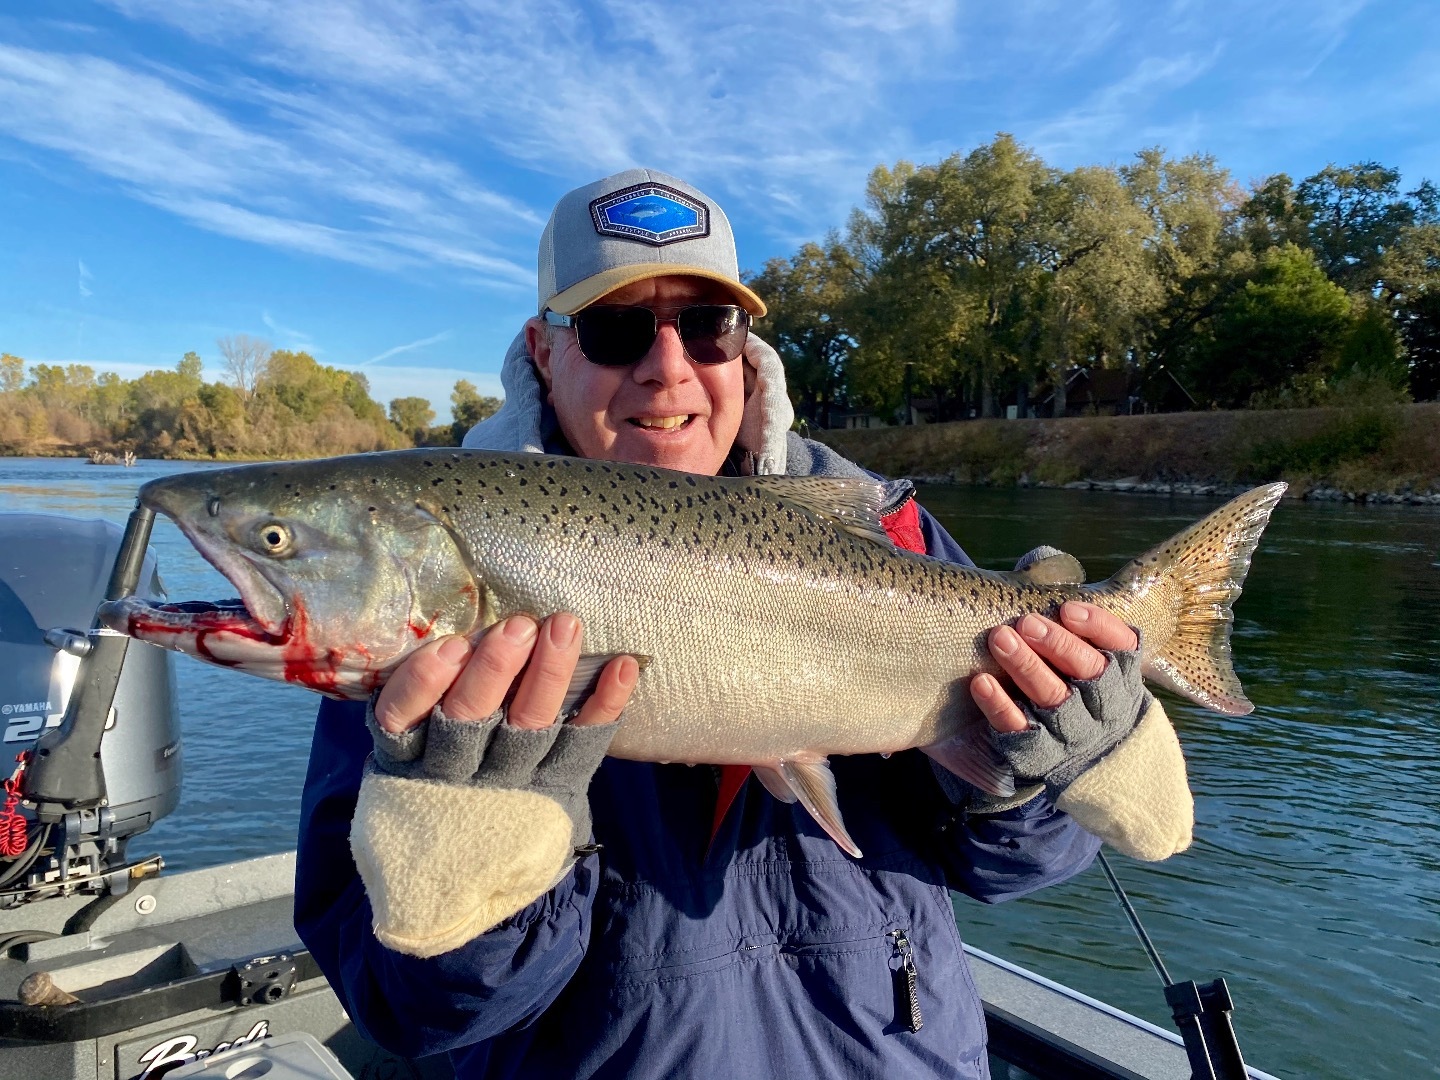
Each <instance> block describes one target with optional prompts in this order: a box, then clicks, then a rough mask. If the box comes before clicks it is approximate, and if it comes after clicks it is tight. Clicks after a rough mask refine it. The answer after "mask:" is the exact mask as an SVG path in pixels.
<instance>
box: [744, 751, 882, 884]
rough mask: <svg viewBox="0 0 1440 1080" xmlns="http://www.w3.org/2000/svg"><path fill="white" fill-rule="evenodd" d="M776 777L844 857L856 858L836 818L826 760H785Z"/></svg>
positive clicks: (852, 844)
mask: <svg viewBox="0 0 1440 1080" xmlns="http://www.w3.org/2000/svg"><path fill="white" fill-rule="evenodd" d="M780 775H781V777H783V778H784V780H785V782H786V784H787V785H789V787H790V790H791V791H792V792H794V794H795V797H796V798H797V799H798V800H799V801H800V805H801V806H803V807H805V809H806V810H808V811H810V816H811V817H813V818H814V819H815V821H816V823H817V824H818V825H819V826H820V827H821V828H822V829H824V830H825V832H826V833H827V834H829V836H830V839H832V840H834V841H835V842H836V843H837V844H839V845H840V847H841V848H842V849H843V850H844V851H845V852H846V853H847V854H849V855H853V856H854V857H855V858H857V859H858V858H860V848H859V846H858V845H857V844H856V843H855V841H854V840H852V839H851V838H850V833H849V832H847V831H846V829H845V822H844V821H843V820H841V817H840V804H839V802H837V801H836V796H835V774H834V773H832V772H831V771H830V762H829V759H827V758H823V757H822V758H788V759H786V760H785V761H782V762H780ZM762 783H763V781H762ZM766 787H767V788H768V787H769V785H768V784H767V785H766Z"/></svg>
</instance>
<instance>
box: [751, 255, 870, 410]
mask: <svg viewBox="0 0 1440 1080" xmlns="http://www.w3.org/2000/svg"><path fill="white" fill-rule="evenodd" d="M860 280H861V279H860V268H859V264H858V260H857V259H856V258H855V256H854V255H853V254H852V253H851V252H850V251H848V250H846V248H845V247H844V246H843V245H842V244H841V243H840V241H839V239H838V238H837V237H835V236H831V237H830V238H829V240H828V241H827V244H826V246H825V247H823V248H822V247H821V246H820V245H819V244H806V245H804V246H803V247H801V249H800V250H799V251H798V252H797V253H796V254H795V255H794V256H792V257H791V258H790V259H771V260H770V261H769V262H767V263H766V264H765V269H764V270H763V271H762V272H761V273H760V274H758V275H754V276H751V277H750V278H749V279H748V284H749V285H750V287H751V288H752V289H754V290H755V291H756V292H758V293H759V294H760V295H761V296H763V297H764V298H765V304H766V307H767V308H768V309H769V311H768V314H767V315H766V316H765V321H764V327H763V333H764V334H765V335H766V338H767V340H768V341H769V342H770V344H771V345H773V346H774V348H775V351H776V352H777V353H779V354H780V359H781V360H782V361H783V362H784V364H785V382H786V388H787V389H788V390H789V392H790V398H791V401H792V402H793V403H794V405H795V410H796V412H797V413H798V414H799V415H800V416H802V417H804V418H806V419H807V420H809V421H810V422H811V423H813V424H816V425H818V426H820V427H829V426H830V413H831V409H832V407H834V406H835V405H837V404H843V403H844V401H845V397H846V387H845V374H846V367H847V365H848V362H849V360H850V357H851V354H852V353H853V352H854V350H855V344H856V341H855V337H854V335H853V334H852V333H851V331H850V330H849V329H848V328H847V326H846V325H845V315H846V314H847V312H848V308H849V307H850V306H851V305H852V304H853V303H854V300H855V297H856V295H857V293H858V286H859V284H860Z"/></svg>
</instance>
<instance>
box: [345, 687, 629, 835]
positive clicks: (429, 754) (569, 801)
mask: <svg viewBox="0 0 1440 1080" xmlns="http://www.w3.org/2000/svg"><path fill="white" fill-rule="evenodd" d="M566 719H568V718H565V717H562V718H561V719H560V720H557V721H556V722H555V723H553V724H551V725H550V726H549V727H547V728H541V729H540V730H538V731H535V730H531V729H528V728H517V727H511V726H510V725H509V724H507V723H505V722H504V721H505V710H504V709H499V710H496V712H494V713H493V714H491V715H490V716H489V717H487V718H486V719H484V720H475V721H469V720H452V719H451V718H450V717H448V716H446V715H445V713H444V712H443V711H442V710H441V708H440V706H438V705H437V706H435V710H434V712H432V713H431V715H430V717H429V719H427V720H423V721H421V722H420V723H419V724H417V725H416V726H415V727H413V728H411V729H410V730H408V731H406V732H403V733H401V734H398V735H397V734H395V733H393V732H389V731H386V730H385V729H384V728H382V727H381V726H380V725H379V724H378V723H377V722H376V720H375V710H374V705H373V702H372V704H371V706H370V707H369V708H367V709H366V710H365V724H366V726H367V727H368V728H369V729H370V735H371V737H372V738H373V739H374V742H375V756H374V762H375V768H376V769H377V770H378V771H380V772H383V773H387V774H389V775H391V776H401V777H405V778H406V779H411V780H439V781H443V782H446V783H452V784H467V785H470V786H472V787H482V788H508V789H512V790H528V791H533V792H535V793H536V794H539V795H545V796H547V797H549V798H551V799H553V800H554V801H555V802H557V803H559V804H560V806H561V808H562V809H564V811H565V813H566V814H567V815H568V816H569V818H570V820H571V822H573V824H574V830H573V832H572V834H571V840H572V846H573V847H575V848H580V847H583V846H584V845H586V844H588V843H589V841H590V800H589V798H588V791H589V787H590V779H591V777H593V776H594V775H595V770H596V769H598V768H599V767H600V762H601V760H602V759H603V758H604V757H605V752H606V750H608V749H609V747H610V740H611V739H612V738H614V736H615V732H616V730H617V729H618V727H619V726H620V725H619V722H618V721H616V722H613V723H609V724H585V725H576V724H570V723H566V722H565V720H566Z"/></svg>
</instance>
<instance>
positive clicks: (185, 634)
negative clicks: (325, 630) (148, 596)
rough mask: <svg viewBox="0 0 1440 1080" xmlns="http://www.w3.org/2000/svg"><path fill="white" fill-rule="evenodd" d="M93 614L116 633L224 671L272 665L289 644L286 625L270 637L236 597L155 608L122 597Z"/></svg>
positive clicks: (134, 597) (145, 602)
mask: <svg viewBox="0 0 1440 1080" xmlns="http://www.w3.org/2000/svg"><path fill="white" fill-rule="evenodd" d="M98 614H99V616H100V621H101V622H102V623H104V624H105V625H106V626H108V627H109V628H110V629H111V630H114V631H116V632H117V633H121V634H126V635H128V636H129V637H133V638H135V639H136V640H137V641H146V642H149V643H150V644H152V645H159V646H160V647H161V648H165V649H172V650H174V651H176V652H184V653H190V654H191V655H194V656H199V657H201V658H202V659H205V660H209V661H211V662H212V663H216V664H221V665H223V666H225V667H242V666H249V665H253V664H256V663H262V662H265V661H267V660H272V661H273V660H275V659H277V658H278V653H279V652H280V651H281V650H283V649H284V648H285V646H286V645H287V644H288V643H289V640H290V635H289V632H288V625H287V628H286V629H285V630H284V632H282V633H280V634H275V633H272V632H271V631H270V630H269V629H268V628H267V627H266V626H265V625H264V624H263V623H262V622H260V620H258V619H256V618H255V617H254V616H253V615H251V614H250V610H249V609H248V608H247V607H246V606H245V602H244V601H243V600H241V599H240V598H239V597H236V598H234V599H231V600H185V601H181V602H179V603H165V604H159V603H155V602H154V601H150V600H143V599H141V598H140V597H138V596H126V597H123V598H122V599H119V600H107V601H106V602H105V603H103V604H101V605H100V609H99V612H98Z"/></svg>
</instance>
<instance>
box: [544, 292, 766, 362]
mask: <svg viewBox="0 0 1440 1080" xmlns="http://www.w3.org/2000/svg"><path fill="white" fill-rule="evenodd" d="M545 321H546V322H547V323H549V324H550V325H551V326H568V327H573V328H574V330H575V336H576V338H577V339H578V340H579V343H580V351H581V352H582V353H583V354H584V355H585V359H586V360H589V361H590V363H592V364H598V365H599V366H600V367H629V366H630V365H631V364H638V363H639V362H640V361H641V360H643V359H644V358H645V354H646V353H648V352H649V351H650V347H651V346H652V345H654V344H655V338H656V337H658V336H659V334H660V327H661V325H662V324H665V323H673V324H674V325H675V331H676V333H678V334H679V335H680V343H681V344H682V345H683V346H684V347H685V355H686V356H688V357H689V358H690V359H691V360H693V361H694V362H695V363H697V364H728V363H729V362H730V361H731V360H734V359H735V358H736V357H737V356H739V355H740V353H741V352H743V351H744V349H745V339H746V338H747V337H749V335H750V313H749V312H748V311H746V310H745V309H744V308H742V307H737V306H736V305H734V304H694V305H692V306H690V307H683V308H681V309H680V310H679V311H677V312H675V314H674V316H673V317H672V318H661V317H660V316H659V315H657V314H655V312H653V311H651V310H650V309H649V308H647V307H631V306H628V305H627V306H621V305H613V304H612V305H606V304H596V305H595V306H593V307H588V308H586V309H585V310H583V311H581V312H580V313H579V314H578V315H557V314H556V313H555V312H553V311H550V310H548V309H547V310H546V312H545Z"/></svg>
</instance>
